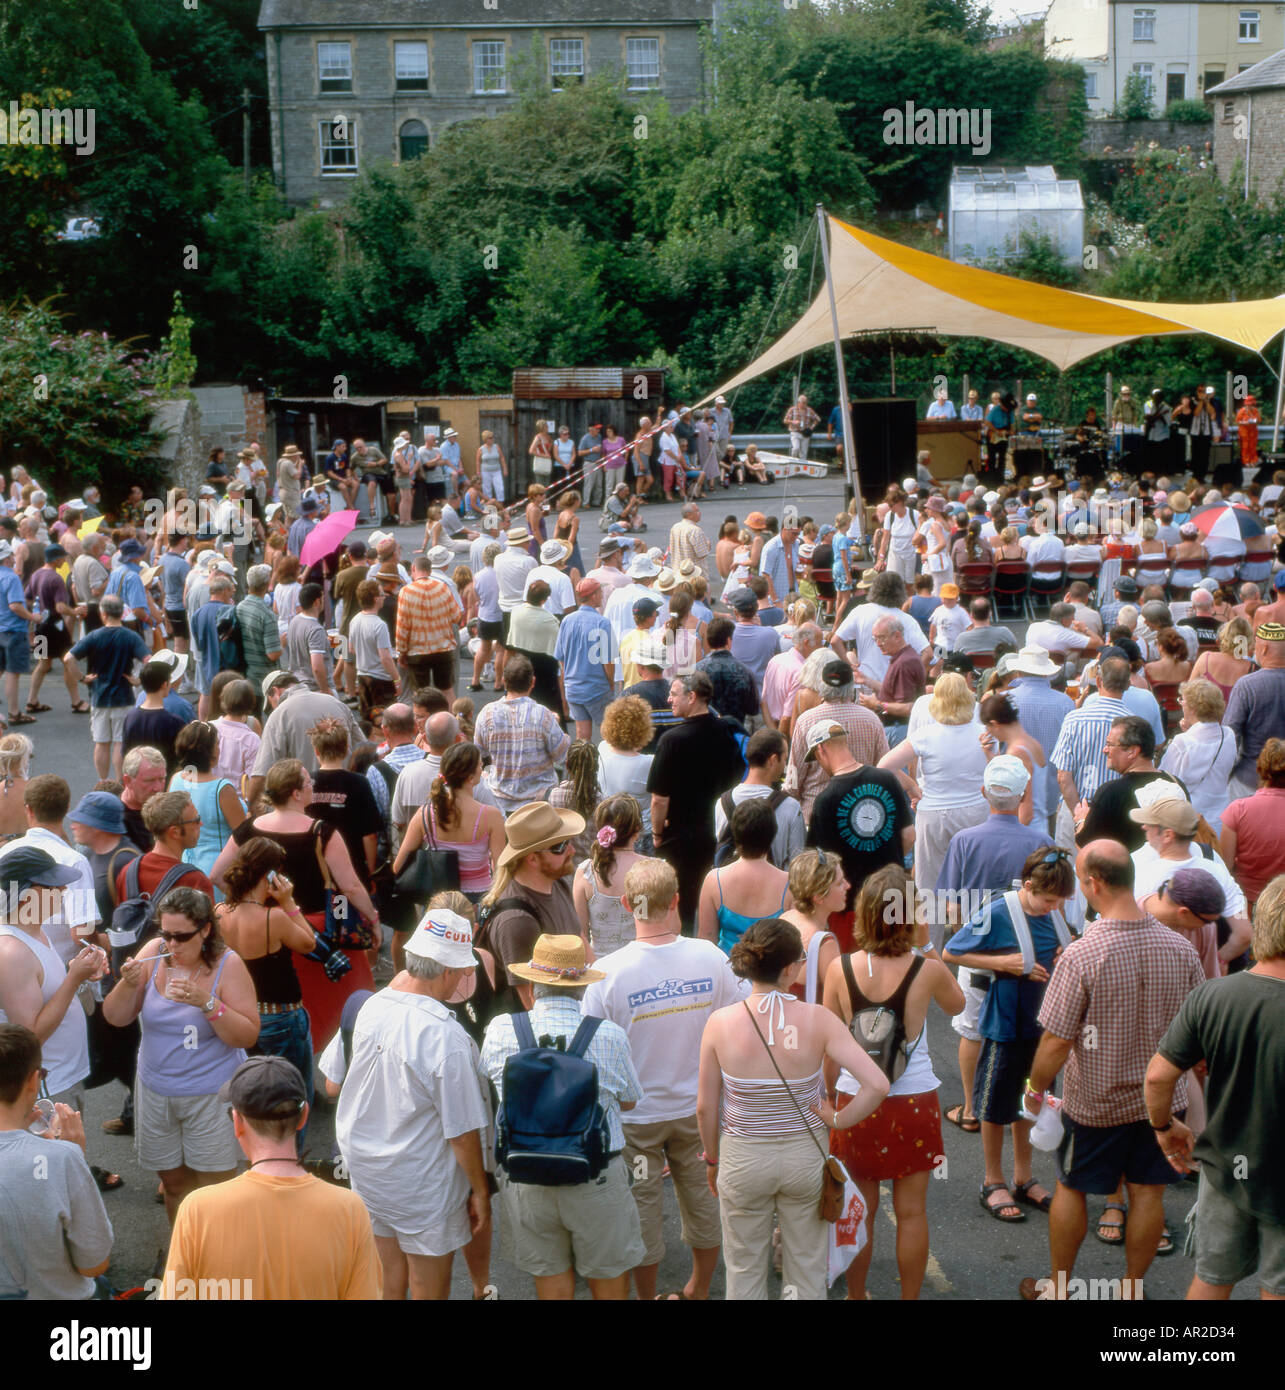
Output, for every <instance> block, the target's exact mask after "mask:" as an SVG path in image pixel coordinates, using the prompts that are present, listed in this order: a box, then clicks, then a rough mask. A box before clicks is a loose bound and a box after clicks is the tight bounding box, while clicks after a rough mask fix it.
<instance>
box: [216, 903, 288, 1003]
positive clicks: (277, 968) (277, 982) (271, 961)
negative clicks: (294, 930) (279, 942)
mask: <svg viewBox="0 0 1285 1390" xmlns="http://www.w3.org/2000/svg"><path fill="white" fill-rule="evenodd" d="M271 914H272V909H271V908H270V907H269V906H268V905H267V904H266V903H265V904H264V907H263V945H264V948H265V950H266V951H267V954H266V955H262V956H259V957H258V958H257V959H255V960H250V959H248V958H247V957H244V956H243V957H242V959H243V960H244V961H245V968H246V969H247V970H248V971H249V972H250V978H251V979H252V980H253V981H254V997H255V998H256V999H257V1000H258V1001H259V1003H260V1004H301V1003H302V1002H303V991H302V990H301V989H300V987H299V976H298V975H297V974H295V968H294V961H293V960H292V959H291V958H290V947H289V946H278V947H277V949H276V950H275V951H272V950H268V948H269V947H271V945H272V933H271V932H270V931H269V929H268V919H269V917H270V916H271ZM215 915H216V916H217V915H218V914H217V913H216V914H215Z"/></svg>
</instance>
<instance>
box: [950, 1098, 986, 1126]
mask: <svg viewBox="0 0 1285 1390" xmlns="http://www.w3.org/2000/svg"><path fill="white" fill-rule="evenodd" d="M942 1119H943V1120H949V1121H950V1123H951V1124H952V1125H954V1126H955V1127H956V1128H958V1129H962V1130H963V1131H964V1133H965V1134H976V1133H977V1132H978V1131H979V1130H980V1129H981V1127H982V1122H981V1121H980V1120H979V1119H978V1118H977V1117H976V1115H974V1116H973V1117H972V1119H969V1120H966V1119H964V1104H963V1102H962V1101H961V1102H960V1103H959V1104H958V1105H952V1106H951V1107H950V1109H949V1110H947V1111H946V1113H945V1114H944V1115H943V1116H942Z"/></svg>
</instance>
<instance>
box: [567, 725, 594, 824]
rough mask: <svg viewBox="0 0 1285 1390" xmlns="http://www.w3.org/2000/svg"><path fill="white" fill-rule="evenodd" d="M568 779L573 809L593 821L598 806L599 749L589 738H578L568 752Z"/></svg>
mask: <svg viewBox="0 0 1285 1390" xmlns="http://www.w3.org/2000/svg"><path fill="white" fill-rule="evenodd" d="M567 779H568V780H569V781H570V783H571V809H572V810H573V811H577V812H579V814H580V815H582V816H583V817H584V818H585V820H586V821H591V820H592V819H593V816H594V812H595V811H596V810H597V808H598V801H599V799H600V795H601V794H600V793H599V791H598V750H597V749H596V748H595V747H594V746H593V744H592V743H590V742H589V740H588V739H587V738H578V739H576V740H575V742H574V743H573V744H572V745H571V747H570V749H569V750H568V752H567Z"/></svg>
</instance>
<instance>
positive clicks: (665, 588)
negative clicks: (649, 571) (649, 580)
mask: <svg viewBox="0 0 1285 1390" xmlns="http://www.w3.org/2000/svg"><path fill="white" fill-rule="evenodd" d="M676 588H678V576H677V575H676V574H675V573H674V571H673V570H671V569H663V570H661V572H660V577H659V578H658V579H657V580H656V592H657V593H660V594H671V593H673V591H674V590H675V589H676Z"/></svg>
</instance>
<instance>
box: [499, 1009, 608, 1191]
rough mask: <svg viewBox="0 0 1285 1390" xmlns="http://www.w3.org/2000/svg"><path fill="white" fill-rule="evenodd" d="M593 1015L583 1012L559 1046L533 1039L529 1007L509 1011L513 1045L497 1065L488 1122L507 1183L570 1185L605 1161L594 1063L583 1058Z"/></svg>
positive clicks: (594, 1024) (603, 1117)
mask: <svg viewBox="0 0 1285 1390" xmlns="http://www.w3.org/2000/svg"><path fill="white" fill-rule="evenodd" d="M601 1022H602V1020H601V1019H600V1018H586V1019H584V1021H583V1022H582V1023H581V1024H580V1027H579V1028H577V1029H576V1035H575V1037H574V1038H572V1039H571V1044H570V1046H569V1047H568V1048H567V1050H566V1051H565V1052H563V1051H561V1050H560V1049H559V1048H556V1047H541V1046H540V1044H539V1043H538V1042H537V1041H536V1037H535V1033H534V1032H533V1031H532V1029H531V1016H530V1014H526V1013H517V1014H514V1015H513V1031H514V1033H515V1034H516V1036H517V1041H518V1046H519V1048H520V1049H521V1050H520V1051H518V1052H515V1053H514V1054H513V1056H511V1057H510V1058H509V1059H508V1060H507V1061H506V1062H505V1064H504V1101H503V1104H502V1105H501V1106H500V1113H499V1115H498V1116H497V1118H496V1122H495V1158H496V1162H497V1163H498V1164H499V1165H500V1167H501V1168H503V1169H504V1171H505V1172H506V1173H507V1174H508V1178H509V1181H510V1182H521V1183H534V1184H537V1185H538V1186H540V1187H570V1186H572V1185H573V1184H576V1183H583V1182H588V1181H590V1179H592V1178H596V1177H597V1176H598V1174H599V1173H601V1172H602V1171H603V1169H604V1168H606V1166H607V1161H608V1159H609V1158H610V1156H611V1152H610V1149H611V1144H610V1131H609V1130H608V1128H607V1116H606V1113H605V1112H604V1111H603V1108H602V1106H601V1105H600V1104H599V1103H598V1067H597V1065H596V1063H594V1062H591V1061H589V1060H588V1059H587V1058H586V1057H585V1053H586V1052H587V1051H588V1048H589V1044H590V1042H592V1041H593V1035H594V1034H595V1033H596V1032H597V1031H598V1025H599V1024H600V1023H601Z"/></svg>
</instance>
